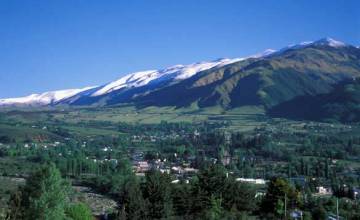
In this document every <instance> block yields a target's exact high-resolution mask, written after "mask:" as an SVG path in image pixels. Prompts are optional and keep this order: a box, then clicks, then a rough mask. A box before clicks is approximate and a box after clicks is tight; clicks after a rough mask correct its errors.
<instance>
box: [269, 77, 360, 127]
mask: <svg viewBox="0 0 360 220" xmlns="http://www.w3.org/2000/svg"><path fill="white" fill-rule="evenodd" d="M268 114H269V115H270V116H273V117H284V118H292V119H307V120H322V121H323V120H330V121H331V120H334V121H341V122H360V78H358V79H355V80H352V81H348V82H343V83H340V84H339V85H338V86H337V87H335V89H334V90H333V91H332V92H330V93H327V94H321V95H314V96H300V97H296V98H294V99H292V100H290V101H287V102H283V103H281V104H279V105H277V106H274V107H273V108H271V109H270V110H269V111H268Z"/></svg>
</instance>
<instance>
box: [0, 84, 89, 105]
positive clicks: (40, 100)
mask: <svg viewBox="0 0 360 220" xmlns="http://www.w3.org/2000/svg"><path fill="white" fill-rule="evenodd" d="M92 88H94V87H85V88H82V89H67V90H58V91H50V92H44V93H41V94H32V95H29V96H25V97H19V98H9V99H0V106H4V105H14V106H16V105H27V106H32V105H49V104H52V103H56V102H60V101H61V100H64V99H67V98H69V97H72V96H74V95H76V94H78V93H81V92H83V91H86V90H89V89H92Z"/></svg>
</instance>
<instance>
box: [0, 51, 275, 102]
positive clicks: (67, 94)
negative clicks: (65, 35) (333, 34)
mask: <svg viewBox="0 0 360 220" xmlns="http://www.w3.org/2000/svg"><path fill="white" fill-rule="evenodd" d="M274 52H275V50H272V49H268V50H266V51H264V52H262V53H259V54H255V55H253V56H249V57H245V58H234V59H228V58H221V59H217V60H214V61H205V62H198V63H193V64H189V65H181V64H180V65H174V66H170V67H168V68H165V69H160V70H146V71H140V72H135V73H130V74H127V75H125V76H124V77H121V78H120V79H118V80H115V81H113V82H110V83H107V84H105V85H103V86H97V87H96V86H93V87H86V88H82V89H69V90H59V91H50V92H45V93H41V94H32V95H29V96H26V97H19V98H8V99H0V106H45V105H50V104H58V103H61V102H62V101H64V102H66V100H69V99H70V98H72V97H75V96H76V98H74V100H77V99H79V98H82V97H83V96H86V97H99V96H104V95H106V94H109V93H112V92H115V91H117V90H121V89H132V88H137V87H144V86H149V85H155V86H156V84H159V83H163V82H169V83H170V82H171V83H176V82H179V81H182V80H184V79H187V78H190V77H192V76H193V75H195V74H197V73H199V72H201V71H204V70H208V69H211V68H215V67H222V66H225V65H228V64H231V63H234V62H239V61H242V60H245V59H248V58H261V57H265V56H268V55H270V54H271V53H274ZM74 100H70V101H69V102H68V103H73V102H74Z"/></svg>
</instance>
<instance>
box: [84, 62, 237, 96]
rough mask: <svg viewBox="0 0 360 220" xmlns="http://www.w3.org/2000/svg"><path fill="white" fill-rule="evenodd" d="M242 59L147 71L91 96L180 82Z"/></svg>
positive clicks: (120, 80) (118, 81)
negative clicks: (155, 84) (149, 85)
mask: <svg viewBox="0 0 360 220" xmlns="http://www.w3.org/2000/svg"><path fill="white" fill-rule="evenodd" d="M243 59H244V58H235V59H226V58H225V59H218V60H215V61H210V62H199V63H194V64H190V65H175V66H171V67H168V68H165V69H162V70H147V71H141V72H135V73H131V74H128V75H126V76H124V77H122V78H120V79H118V80H116V81H113V82H110V83H108V84H106V85H104V86H103V87H102V88H100V89H99V90H97V91H96V92H94V93H93V94H92V95H91V96H93V97H95V96H101V95H105V94H108V93H111V92H113V91H116V90H119V89H122V88H133V87H140V86H145V85H148V84H152V83H160V82H163V81H169V80H173V81H180V80H184V79H187V78H189V77H191V76H193V75H195V74H196V73H198V72H201V71H204V70H207V69H210V68H213V67H220V66H224V65H227V64H230V63H234V62H237V61H241V60H243Z"/></svg>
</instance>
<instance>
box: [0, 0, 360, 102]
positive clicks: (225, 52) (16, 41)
mask: <svg viewBox="0 0 360 220" xmlns="http://www.w3.org/2000/svg"><path fill="white" fill-rule="evenodd" d="M359 9H360V1H358V0H354V1H351V0H347V1H340V0H336V1H335V0H334V1H314V0H313V1H305V0H302V1H293V0H288V1H284V0H274V1H270V0H264V1H260V0H251V1H250V0H248V1H239V0H234V1H231V0H217V1H215V0H207V1H205V0H181V1H176V0H151V1H150V0H143V1H139V0H129V1H121V0H116V1H115V0H114V1H111V0H107V1H100V0H97V1H95V0H94V1H93V0H82V1H77V0H52V1H48V0H36V1H33V0H0V98H4V97H15V96H23V95H28V94H31V93H39V92H44V91H48V90H57V89H67V88H78V87H83V86H89V85H100V84H103V83H106V82H108V81H112V80H114V79H117V78H119V77H120V76H122V75H124V74H125V73H129V72H132V71H139V70H146V69H157V68H162V67H167V66H170V65H174V64H188V63H193V62H197V61H202V60H213V59H217V58H220V57H229V58H232V57H242V56H246V55H251V54H254V53H257V52H261V51H263V50H265V49H267V48H274V49H279V48H281V47H283V46H286V45H288V44H292V43H298V42H302V41H308V40H317V39H319V38H322V37H326V36H329V37H333V38H335V39H337V40H341V41H344V42H347V43H350V44H355V45H360V15H359V13H358V11H359Z"/></svg>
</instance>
